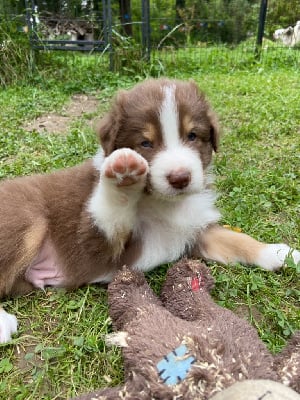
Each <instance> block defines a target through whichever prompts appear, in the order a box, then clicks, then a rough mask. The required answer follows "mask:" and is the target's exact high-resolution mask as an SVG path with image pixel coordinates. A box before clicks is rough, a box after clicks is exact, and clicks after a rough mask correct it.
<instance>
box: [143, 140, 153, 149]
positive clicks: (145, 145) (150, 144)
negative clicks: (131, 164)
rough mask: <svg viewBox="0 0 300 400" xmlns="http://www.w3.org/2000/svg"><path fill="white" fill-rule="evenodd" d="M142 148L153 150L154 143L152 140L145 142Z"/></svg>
mask: <svg viewBox="0 0 300 400" xmlns="http://www.w3.org/2000/svg"><path fill="white" fill-rule="evenodd" d="M141 146H142V147H146V148H151V149H152V148H153V143H152V142H150V140H143V141H142V143H141Z"/></svg>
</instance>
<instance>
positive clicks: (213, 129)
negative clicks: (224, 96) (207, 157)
mask: <svg viewBox="0 0 300 400" xmlns="http://www.w3.org/2000/svg"><path fill="white" fill-rule="evenodd" d="M208 116H209V120H210V141H211V144H212V147H213V149H214V152H215V153H216V152H217V151H218V149H219V143H220V125H219V121H218V118H217V116H216V114H215V113H214V112H213V111H212V110H209V113H208Z"/></svg>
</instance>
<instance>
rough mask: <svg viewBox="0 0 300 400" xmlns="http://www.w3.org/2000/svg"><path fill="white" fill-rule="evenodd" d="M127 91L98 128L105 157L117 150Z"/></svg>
mask: <svg viewBox="0 0 300 400" xmlns="http://www.w3.org/2000/svg"><path fill="white" fill-rule="evenodd" d="M124 97H125V91H121V92H119V93H118V95H117V96H116V98H115V100H114V102H113V104H112V106H111V109H110V111H109V112H108V113H107V114H105V115H104V117H103V118H102V119H101V120H100V122H99V124H98V126H97V133H98V137H99V140H100V144H101V147H102V148H103V150H104V154H105V157H107V156H108V155H109V154H111V153H112V152H113V151H114V150H116V148H117V147H116V140H117V137H118V134H119V132H120V129H121V120H122V115H123V107H122V103H123V102H124Z"/></svg>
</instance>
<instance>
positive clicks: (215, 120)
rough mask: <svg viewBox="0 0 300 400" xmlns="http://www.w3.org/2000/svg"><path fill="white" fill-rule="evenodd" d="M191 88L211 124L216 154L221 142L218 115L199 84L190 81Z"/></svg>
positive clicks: (211, 138)
mask: <svg viewBox="0 0 300 400" xmlns="http://www.w3.org/2000/svg"><path fill="white" fill-rule="evenodd" d="M189 84H190V87H191V88H192V89H193V90H194V91H195V93H196V95H197V98H198V99H199V101H200V103H202V104H204V109H205V111H206V113H207V116H208V119H209V123H210V141H211V144H212V147H213V150H214V151H215V152H217V151H218V148H219V142H220V126H219V122H218V118H217V115H216V114H215V113H214V111H213V110H212V109H211V106H210V104H209V101H208V100H207V99H206V96H205V94H204V93H203V92H202V91H201V90H200V89H199V86H198V85H197V83H196V82H195V81H194V80H193V79H190V80H189Z"/></svg>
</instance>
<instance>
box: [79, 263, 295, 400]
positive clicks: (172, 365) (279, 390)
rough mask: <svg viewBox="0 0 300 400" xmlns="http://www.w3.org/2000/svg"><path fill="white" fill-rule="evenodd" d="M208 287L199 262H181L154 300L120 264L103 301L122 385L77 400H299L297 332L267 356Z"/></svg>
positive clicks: (142, 280) (140, 276)
mask: <svg viewBox="0 0 300 400" xmlns="http://www.w3.org/2000/svg"><path fill="white" fill-rule="evenodd" d="M213 285H214V281H213V278H212V277H211V275H210V272H209V269H208V268H207V267H206V266H205V265H204V264H202V263H199V262H198V261H195V260H187V259H184V260H181V261H179V262H178V263H176V264H175V265H174V266H173V267H172V268H170V269H169V271H168V273H167V278H166V282H165V284H164V285H163V288H162V292H161V298H160V299H159V298H157V297H156V296H155V295H154V293H153V292H152V290H151V289H150V287H149V286H148V284H147V282H146V280H145V278H144V276H143V274H142V273H140V272H137V271H132V270H129V269H128V268H126V267H124V268H123V269H122V270H121V271H120V272H119V273H118V274H117V275H116V277H115V279H114V281H113V282H112V283H111V284H110V285H109V287H108V299H109V310H110V315H111V319H112V324H113V328H114V330H115V331H117V332H116V333H114V334H111V335H110V336H109V341H110V342H111V343H112V344H117V345H120V346H122V348H123V357H124V364H125V378H126V381H125V384H124V386H121V387H116V388H107V389H104V390H99V391H96V392H93V393H89V394H86V395H83V396H81V397H78V398H77V399H78V400H79V399H80V400H92V399H93V400H94V399H102V400H104V399H107V400H108V399H109V400H113V399H126V400H151V399H155V400H160V399H161V400H172V399H174V400H175V399H178V400H179V399H184V400H195V399H199V400H204V399H211V398H213V397H214V396H215V395H216V396H217V397H216V400H225V399H231V400H238V399H264V400H272V399H273V400H275V399H276V400H279V399H281V400H283V399H288V400H296V399H298V400H300V396H299V394H297V392H300V332H299V333H297V334H296V335H295V336H294V337H293V338H292V339H291V341H290V342H289V343H288V345H287V347H286V348H285V349H284V351H282V352H281V353H280V354H278V355H276V356H273V355H272V354H271V353H270V352H269V350H268V349H267V347H266V346H265V345H264V343H263V342H262V341H261V340H260V339H259V337H258V334H257V332H256V330H255V329H254V328H253V327H252V326H251V325H249V323H248V322H247V321H246V320H244V319H241V318H239V317H238V316H236V315H235V314H234V313H233V312H231V311H230V310H227V309H225V308H222V307H220V306H218V305H217V304H216V303H215V302H214V301H213V299H212V298H211V296H210V294H209V292H210V290H211V289H212V288H213ZM248 380H251V381H248ZM253 380H254V381H253ZM276 381H277V382H281V384H279V383H276ZM249 382H250V383H249ZM287 386H289V388H288V387H287ZM226 388H229V389H226ZM225 389H226V390H225ZM292 389H293V390H292ZM228 391H229V392H228ZM251 393H252V394H251ZM226 396H227V397H226ZM251 396H252V397H251ZM268 396H269V397H268Z"/></svg>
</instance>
